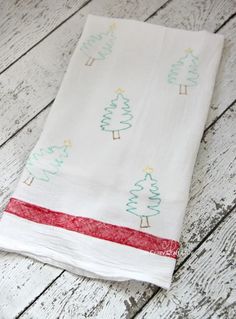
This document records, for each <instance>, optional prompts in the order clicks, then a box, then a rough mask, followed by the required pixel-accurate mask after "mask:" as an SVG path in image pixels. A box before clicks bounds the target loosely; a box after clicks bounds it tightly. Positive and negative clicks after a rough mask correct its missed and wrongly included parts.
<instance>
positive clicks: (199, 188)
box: [0, 105, 236, 318]
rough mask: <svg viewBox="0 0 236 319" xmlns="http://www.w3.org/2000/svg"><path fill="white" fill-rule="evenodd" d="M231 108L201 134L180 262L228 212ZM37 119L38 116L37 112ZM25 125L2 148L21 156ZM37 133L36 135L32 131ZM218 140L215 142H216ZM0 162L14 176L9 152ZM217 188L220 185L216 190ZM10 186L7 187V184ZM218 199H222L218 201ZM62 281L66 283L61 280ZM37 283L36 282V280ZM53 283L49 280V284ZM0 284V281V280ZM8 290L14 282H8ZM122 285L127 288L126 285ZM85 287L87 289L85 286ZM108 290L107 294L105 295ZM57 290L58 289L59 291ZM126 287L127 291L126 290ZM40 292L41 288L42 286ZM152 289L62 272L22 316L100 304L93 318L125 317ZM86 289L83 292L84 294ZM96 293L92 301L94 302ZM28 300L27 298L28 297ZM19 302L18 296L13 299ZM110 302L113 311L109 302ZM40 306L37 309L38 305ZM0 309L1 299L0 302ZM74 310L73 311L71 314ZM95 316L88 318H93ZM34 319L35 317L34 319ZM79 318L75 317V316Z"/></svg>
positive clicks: (234, 137) (233, 128)
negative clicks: (10, 148) (14, 150)
mask: <svg viewBox="0 0 236 319" xmlns="http://www.w3.org/2000/svg"><path fill="white" fill-rule="evenodd" d="M233 111H236V105H235V106H234V108H233V107H232V108H231V109H230V110H228V111H227V112H226V113H225V114H224V116H222V117H221V119H219V121H218V122H217V123H215V124H214V126H213V127H212V128H211V129H210V130H209V131H208V132H207V134H206V136H205V138H204V140H203V141H202V143H201V147H200V151H199V155H198V160H197V164H196V169H195V174H194V177H193V182H192V190H191V201H190V203H189V206H188V210H187V214H186V218H185V222H184V223H185V225H184V231H183V236H182V249H181V254H180V259H179V260H180V261H181V260H183V258H185V257H186V256H188V255H189V254H190V253H191V251H192V250H193V249H194V248H196V246H197V245H198V244H199V242H200V241H201V240H202V239H203V238H204V237H205V236H206V235H207V234H208V232H209V231H210V230H211V229H212V228H213V227H214V226H215V225H216V224H217V223H218V221H219V220H220V218H222V217H223V216H224V214H226V213H227V211H228V210H229V209H231V207H232V205H233V202H234V198H235V194H234V192H235V189H234V185H235V179H236V177H235V176H236V174H235V173H236V172H235V171H236V168H235V165H234V161H235V159H234V157H235V145H236V143H235V141H236V125H235V120H236V112H233ZM41 116H42V114H41ZM36 121H37V120H35V121H33V122H32V124H31V125H32V126H31V130H32V132H31V134H32V135H33V138H35V137H34V136H35V135H36V134H35V133H34V130H38V127H39V126H38V125H37V123H36ZM27 132H28V129H27V127H26V128H25V129H24V130H22V131H21V132H20V133H19V134H18V135H17V142H14V140H15V139H12V141H10V142H9V143H7V144H6V145H5V147H7V146H8V145H9V144H11V142H12V143H13V142H14V145H15V147H16V146H17V149H16V153H18V152H19V156H20V157H22V158H24V157H25V155H24V154H25V152H26V148H27V147H26V145H25V147H23V148H22V147H21V143H20V141H24V143H29V148H30V147H32V144H33V142H30V141H29V140H30V139H31V134H29V135H27V139H26V138H25V136H24V135H23V134H28V133H27ZM38 133H39V132H38ZM219 141H220V143H219ZM3 153H4V156H5V157H3V158H2V160H3V162H5V163H6V166H5V170H2V169H1V166H0V170H1V171H5V174H6V176H11V175H12V176H15V174H16V173H15V172H13V171H11V173H10V174H9V171H8V172H7V167H9V168H8V170H11V169H12V168H11V165H10V166H9V162H8V160H9V159H10V158H11V160H12V156H11V155H10V152H9V151H8V152H3ZM17 165H18V167H14V171H18V172H19V171H20V170H21V169H22V166H23V162H22V161H18V164H17ZM219 185H221V187H219ZM9 187H10V188H11V186H9ZM222 199H223V200H222ZM22 275H23V277H24V271H22V273H21V274H20V275H19V274H18V273H16V272H15V271H13V272H12V276H16V278H17V280H19V281H21V280H22V279H20V277H22ZM65 278H66V282H64V281H63V279H65ZM38 280H41V278H38ZM52 280H53V276H52V277H51V278H50V281H49V283H50V282H51V281H52ZM63 282H64V283H63ZM0 284H1V278H0ZM11 285H12V288H11V289H13V290H14V286H15V285H14V282H12V283H11ZM126 285H128V286H126ZM88 286H89V287H90V288H89V289H87V288H86V287H88ZM108 286H109V287H110V288H109V289H110V290H111V292H109V289H108ZM59 287H60V289H59ZM127 287H129V289H127ZM26 288H27V289H28V290H27V289H25V290H24V288H23V290H22V291H19V292H18V293H19V294H20V295H21V294H22V295H23V296H24V298H22V297H21V298H22V299H27V293H28V291H29V290H30V289H32V288H31V286H30V285H29V286H28V287H26ZM45 288H46V287H45ZM156 289H157V288H156V287H153V286H151V285H148V284H143V283H135V282H131V283H111V282H105V281H99V280H89V279H86V280H84V281H81V278H80V277H76V276H74V275H71V274H67V273H66V274H63V278H62V279H61V278H58V279H57V281H55V283H54V284H53V285H52V286H51V287H50V289H48V290H46V292H45V293H44V294H43V295H42V296H40V298H39V299H38V300H37V301H36V302H35V303H34V304H33V305H32V306H31V307H30V308H29V310H28V311H27V312H26V314H27V315H25V316H26V318H37V314H38V313H40V315H41V317H47V315H48V314H49V312H50V318H57V314H58V312H59V311H61V316H62V318H63V316H64V317H65V318H69V317H70V314H71V313H73V312H75V311H77V310H78V308H79V309H80V310H79V314H80V315H81V318H84V317H83V316H85V314H89V313H90V312H91V311H92V313H93V311H95V304H97V305H99V304H100V305H101V306H100V307H99V306H98V307H97V309H96V316H97V317H98V318H104V317H106V316H107V317H110V318H126V317H127V318H129V317H131V316H132V315H134V314H135V312H136V311H137V310H138V309H140V308H141V307H142V305H143V304H144V303H145V301H147V300H148V299H149V298H150V296H152V294H153V293H154V292H155V291H156ZM85 290H86V293H85V292H84V291H85ZM68 291H70V292H71V291H73V297H70V298H69V295H68V296H67V297H66V295H67V292H68ZM84 294H86V298H87V299H86V300H90V299H94V300H95V302H94V303H90V302H88V303H86V302H83V303H82V302H81V300H84V299H85V295H84ZM95 294H96V296H97V297H96V298H95ZM28 297H29V296H28ZM19 298H20V297H19ZM113 298H114V299H115V300H116V303H115V305H116V306H115V307H113V306H112V305H113V304H112V303H110V300H114V299H113ZM42 304H43V305H42ZM0 307H1V298H0ZM75 309H76V310H75ZM96 316H94V317H95V318H96ZM38 318H40V317H38ZM78 318H80V317H78Z"/></svg>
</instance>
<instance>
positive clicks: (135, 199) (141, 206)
mask: <svg viewBox="0 0 236 319" xmlns="http://www.w3.org/2000/svg"><path fill="white" fill-rule="evenodd" d="M144 172H145V177H144V179H141V180H139V181H138V182H136V183H135V185H134V189H132V190H131V191H130V194H131V197H130V198H129V200H128V203H127V204H126V207H127V208H126V211H127V212H128V213H131V214H134V215H136V216H137V217H139V218H140V228H149V227H151V225H150V223H149V218H150V217H152V216H155V215H158V214H159V213H160V210H159V206H160V203H161V198H160V193H159V188H158V186H157V180H156V179H154V178H153V177H152V175H151V174H152V172H153V169H152V168H151V167H146V168H145V169H144Z"/></svg>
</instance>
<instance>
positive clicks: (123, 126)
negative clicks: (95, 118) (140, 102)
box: [100, 88, 133, 140]
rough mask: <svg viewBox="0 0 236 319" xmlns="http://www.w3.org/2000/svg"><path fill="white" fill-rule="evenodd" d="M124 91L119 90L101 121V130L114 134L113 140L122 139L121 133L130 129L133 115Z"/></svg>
mask: <svg viewBox="0 0 236 319" xmlns="http://www.w3.org/2000/svg"><path fill="white" fill-rule="evenodd" d="M123 93H124V90H122V89H120V88H119V89H117V90H116V97H115V98H114V99H113V100H111V103H110V105H109V106H108V107H106V108H105V113H104V115H103V117H102V120H101V125H100V127H101V129H102V130H103V131H106V132H111V133H112V138H113V140H116V139H120V131H123V130H127V129H128V128H130V127H131V126H132V125H131V120H132V118H133V115H132V114H131V108H130V105H129V99H127V98H126V97H125V96H124V94H123Z"/></svg>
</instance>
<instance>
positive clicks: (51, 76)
mask: <svg viewBox="0 0 236 319" xmlns="http://www.w3.org/2000/svg"><path fill="white" fill-rule="evenodd" d="M153 1H154V2H155V3H156V1H155V0H152V1H149V2H148V3H149V5H148V6H147V7H144V6H142V5H141V4H140V1H132V2H129V1H127V0H122V1H118V0H113V1H109V0H100V1H98V0H94V1H92V2H91V3H89V4H88V5H87V6H86V7H84V8H83V9H82V10H80V11H79V12H78V13H77V14H76V15H74V16H73V17H72V18H71V19H69V20H68V21H67V22H65V23H64V24H63V25H62V26H61V27H60V28H58V29H57V30H55V32H53V33H52V34H51V35H50V36H48V37H47V38H46V39H45V40H44V41H42V42H41V43H40V44H39V45H37V46H36V47H35V48H34V49H32V50H31V51H30V52H29V53H28V54H27V55H25V56H24V57H23V58H22V59H20V60H19V61H18V62H17V63H16V64H14V65H13V66H12V67H11V68H9V69H8V70H7V71H6V72H4V74H2V75H1V76H0V88H1V91H2V101H1V105H2V107H1V110H0V116H1V117H2V118H3V119H4V121H2V123H1V126H0V143H4V142H5V141H6V140H7V139H8V138H10V137H11V136H12V135H13V134H14V133H15V132H16V131H17V130H19V129H20V128H21V127H22V126H23V125H25V123H27V122H28V121H30V120H31V119H32V118H33V117H34V116H35V115H36V114H37V113H38V112H40V111H41V110H42V109H43V108H44V107H45V106H46V105H47V104H49V103H50V102H52V101H53V99H54V98H55V96H56V94H57V91H58V88H59V86H60V83H61V80H62V78H63V75H64V73H65V70H66V68H67V65H68V62H69V59H70V57H71V54H72V52H73V50H74V48H75V46H76V44H77V42H78V39H79V37H80V34H81V32H82V28H83V25H84V22H85V19H86V16H87V14H88V13H94V14H98V15H106V16H110V17H112V16H116V17H125V18H136V19H139V20H144V19H147V18H148V17H149V16H150V14H151V13H152V12H154V4H153ZM163 2H165V1H162V2H158V3H156V5H155V6H156V7H155V8H159V7H160V6H161V4H163ZM219 2H221V1H220V0H215V1H213V2H212V7H214V8H215V7H216V8H218V6H219V4H218V3H219ZM171 3H172V2H170V3H168V4H167V5H166V6H165V7H164V8H163V9H162V10H161V11H163V10H165V12H166V15H167V14H168V12H169V11H168V8H169V5H170V4H171ZM174 3H175V6H176V11H175V13H174V12H172V9H171V10H170V12H169V14H171V16H172V19H173V20H177V21H178V20H180V21H181V19H182V18H184V17H183V16H182V15H181V10H177V9H178V8H179V4H178V3H179V1H174ZM189 3H190V2H187V3H186V5H187V6H188V5H190V7H191V8H192V10H195V11H196V12H197V13H198V14H199V10H200V9H199V7H196V6H191V3H190V4H189ZM204 3H205V2H204V1H202V2H201V6H202V7H201V10H202V11H203V12H204V14H205V15H206V14H207V15H208V16H209V19H211V20H212V21H213V20H214V21H215V27H214V28H213V29H211V30H210V31H214V30H215V29H216V28H218V26H219V21H218V20H217V18H219V19H220V21H221V22H222V17H221V16H219V13H218V11H217V10H216V9H215V10H213V9H212V7H210V8H209V7H206V8H205V6H204ZM226 6H227V9H228V12H230V13H232V11H233V10H235V8H234V6H233V3H232V1H229V0H228V1H226ZM141 8H142V9H141ZM207 10H208V11H207ZM195 11H194V12H195ZM206 11H207V13H206ZM166 15H164V18H163V20H162V18H161V17H160V19H159V20H157V22H158V23H159V24H163V25H168V21H166V18H165V17H166ZM228 16H229V14H228V15H226V16H225V20H227V19H228ZM155 19H157V16H155V17H153V18H152V19H151V20H150V21H151V22H155V21H156V20H155ZM198 20H199V21H201V20H200V19H198ZM225 20H224V21H225ZM148 21H149V20H148ZM204 21H205V19H202V24H201V25H200V22H198V23H199V24H198V28H204V27H205V24H204ZM178 26H179V27H181V22H180V23H179V24H178ZM206 26H207V27H208V25H207V24H206ZM210 26H211V27H212V25H210ZM191 27H192V24H191ZM221 31H222V32H223V34H224V35H225V37H226V42H225V50H226V51H225V52H226V53H227V54H225V58H224V61H223V65H222V67H221V72H223V75H224V76H225V74H227V76H225V77H224V81H223V82H221V81H218V83H219V84H218V87H220V88H221V89H220V90H221V91H223V92H224V90H225V89H226V90H227V93H228V95H227V101H225V100H224V99H222V100H218V99H216V98H215V100H214V101H215V102H214V103H213V105H212V112H211V113H210V114H211V115H210V116H211V117H210V118H209V120H208V124H210V123H211V122H212V121H213V120H214V119H215V118H216V117H217V116H218V115H219V114H220V113H221V112H222V111H224V110H225V108H226V107H227V106H228V105H229V104H230V103H232V101H233V100H234V99H235V92H236V90H235V88H236V85H235V82H236V81H235V79H234V78H233V76H232V72H233V71H234V70H235V68H236V63H234V62H235V61H234V59H235V57H234V54H233V52H234V50H235V46H236V44H235V43H236V36H235V32H232V28H231V27H227V25H226V26H225V27H224V28H223V29H222V30H221ZM228 38H229V41H228V40H227V39H228ZM220 79H221V80H222V78H221V77H220ZM228 86H230V90H229V89H227V87H228ZM218 89H219V88H218ZM215 94H217V96H218V97H219V95H218V93H217V92H216V93H215Z"/></svg>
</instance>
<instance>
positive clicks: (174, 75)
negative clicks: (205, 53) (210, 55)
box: [168, 49, 199, 95]
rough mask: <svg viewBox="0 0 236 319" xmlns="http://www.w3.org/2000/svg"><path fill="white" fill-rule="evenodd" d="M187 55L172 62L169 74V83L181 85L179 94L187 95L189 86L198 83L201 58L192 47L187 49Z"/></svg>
mask: <svg viewBox="0 0 236 319" xmlns="http://www.w3.org/2000/svg"><path fill="white" fill-rule="evenodd" d="M185 52H186V55H185V56H183V57H182V58H180V59H179V60H178V61H177V62H176V63H175V64H172V66H171V68H170V72H169V74H168V83H170V84H174V85H178V86H179V95H187V94H188V88H189V87H193V86H196V85H197V84H198V79H199V74H198V65H199V59H198V57H197V56H195V55H193V50H192V49H187V50H185Z"/></svg>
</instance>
